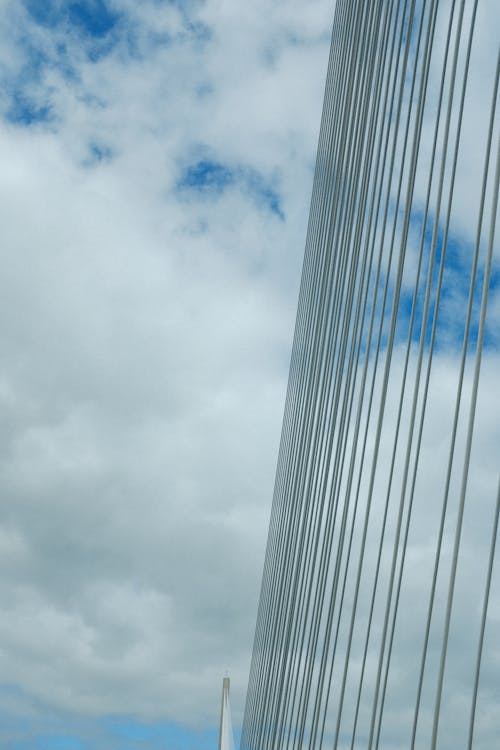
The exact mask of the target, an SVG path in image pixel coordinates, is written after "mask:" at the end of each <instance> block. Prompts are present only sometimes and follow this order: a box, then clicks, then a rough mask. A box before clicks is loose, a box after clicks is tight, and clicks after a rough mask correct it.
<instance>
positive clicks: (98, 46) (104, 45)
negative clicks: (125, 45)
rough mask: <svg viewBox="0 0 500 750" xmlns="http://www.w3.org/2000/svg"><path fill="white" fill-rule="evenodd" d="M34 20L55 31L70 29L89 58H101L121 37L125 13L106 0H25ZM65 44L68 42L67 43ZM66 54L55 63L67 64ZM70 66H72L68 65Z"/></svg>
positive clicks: (92, 59) (25, 5)
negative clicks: (123, 14)
mask: <svg viewBox="0 0 500 750" xmlns="http://www.w3.org/2000/svg"><path fill="white" fill-rule="evenodd" d="M23 3H24V7H25V8H26V10H27V12H28V14H29V16H30V17H31V19H32V20H33V21H34V22H35V23H36V24H38V25H39V26H43V27H44V28H46V29H48V30H53V31H54V33H56V32H60V31H63V32H64V31H65V30H69V31H71V32H72V33H73V34H74V35H76V36H77V38H78V39H79V40H80V43H81V44H82V47H83V49H84V50H85V53H86V55H87V57H88V58H89V59H90V60H91V61H94V62H95V61H97V60H99V59H101V58H102V57H104V56H106V55H107V54H108V53H109V52H110V51H111V50H112V49H113V48H114V46H115V44H116V42H117V40H118V38H119V36H120V35H119V33H118V31H119V29H120V25H121V21H122V18H123V16H122V14H120V13H118V12H117V11H115V10H114V9H112V8H111V7H110V6H109V5H108V4H107V3H106V2H105V0H78V1H75V2H69V3H68V2H59V1H57V0H46V2H44V3H41V2H39V0H23ZM63 46H64V45H63ZM64 59H65V56H64V54H63V50H61V54H60V59H59V58H58V59H57V60H56V61H53V63H55V64H58V66H59V65H61V66H62V65H63V63H64ZM66 67H70V66H68V65H67V64H66Z"/></svg>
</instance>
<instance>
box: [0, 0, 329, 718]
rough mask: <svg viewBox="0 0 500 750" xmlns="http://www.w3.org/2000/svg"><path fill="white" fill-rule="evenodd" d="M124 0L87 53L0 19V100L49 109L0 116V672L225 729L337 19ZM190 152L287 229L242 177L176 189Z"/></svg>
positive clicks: (244, 641) (76, 40)
mask: <svg viewBox="0 0 500 750" xmlns="http://www.w3.org/2000/svg"><path fill="white" fill-rule="evenodd" d="M114 7H115V8H116V9H117V10H122V11H124V12H126V13H127V14H128V16H127V18H128V20H127V22H126V23H125V22H124V25H123V26H122V27H121V29H117V31H116V32H114V33H115V46H114V47H113V49H112V51H111V52H110V53H109V54H107V55H104V56H102V57H100V58H99V59H98V60H97V62H93V61H91V60H90V59H89V58H88V56H87V51H86V46H85V45H86V42H84V40H82V37H81V35H80V34H79V33H77V32H76V31H74V30H71V29H70V28H69V27H68V26H67V25H64V24H62V25H58V26H57V27H50V26H41V25H37V24H36V23H35V22H34V21H33V19H31V18H30V17H29V15H28V14H27V13H26V11H25V9H24V7H23V6H22V5H18V4H17V3H10V5H9V6H8V7H7V8H6V12H5V16H4V20H3V31H2V41H1V44H0V49H1V50H2V52H1V54H2V55H3V56H2V62H3V67H2V74H3V76H4V78H5V80H6V81H8V86H6V87H5V89H4V95H3V99H2V106H3V110H4V112H7V113H8V112H9V110H11V107H12V96H14V93H15V92H16V91H17V92H18V93H19V92H22V93H23V97H25V99H23V102H24V103H23V106H27V105H26V101H29V102H30V107H31V111H37V108H38V109H39V108H41V107H44V106H49V107H50V110H49V111H50V117H49V119H48V120H47V121H40V122H36V121H35V122H33V123H32V124H31V125H30V126H29V127H28V126H26V125H24V124H23V123H22V122H14V123H13V122H9V121H3V122H2V125H1V126H0V158H1V161H2V173H1V176H0V193H1V202H0V205H1V208H0V221H1V224H2V235H3V240H2V249H1V251H0V253H1V258H2V266H3V269H4V272H3V274H2V281H1V289H0V300H1V301H0V307H1V310H0V318H1V321H2V322H1V324H0V325H1V336H2V342H3V345H2V355H1V371H0V383H1V388H0V400H1V404H2V412H3V414H4V415H5V417H6V418H5V419H4V420H3V422H2V427H1V431H0V440H1V444H2V451H1V455H2V460H1V463H0V486H1V488H0V493H1V497H2V503H1V509H0V519H1V520H0V531H1V534H0V555H1V556H2V559H3V560H5V561H6V563H7V565H6V566H4V567H3V571H4V572H3V576H2V583H1V589H2V591H1V596H2V601H4V602H5V608H4V614H3V617H2V623H1V626H0V664H1V671H2V681H3V682H4V683H8V684H11V685H16V686H18V687H19V688H20V689H22V690H23V691H24V693H26V694H27V695H29V696H32V697H33V698H36V699H37V700H41V701H42V703H44V704H45V705H46V706H47V711H48V710H49V707H53V709H54V710H56V709H57V710H60V711H66V712H69V713H68V715H70V714H72V715H73V714H78V713H82V714H87V715H93V716H98V715H101V714H102V713H111V712H112V713H117V712H124V713H133V714H135V715H138V716H140V715H142V716H144V717H150V718H151V717H156V718H163V719H166V720H172V719H175V720H177V721H185V722H188V723H191V724H193V725H198V724H203V723H205V722H208V723H211V724H216V722H217V712H218V698H219V695H218V691H219V679H220V678H221V676H222V672H223V670H224V669H225V668H226V667H229V668H230V669H231V672H232V675H233V709H234V712H235V714H236V717H238V716H239V715H241V711H242V708H243V696H244V692H245V690H246V679H247V673H248V665H249V656H250V651H251V647H252V638H253V628H254V622H255V614H256V604H257V594H258V588H259V584H260V580H259V579H260V571H261V566H262V556H263V550H264V544H265V539H266V535H267V519H268V514H269V507H270V501H271V495H272V486H273V475H274V469H275V462H276V454H277V444H278V439H279V431H280V421H281V416H282V408H283V399H284V389H285V384H286V378H287V368H288V359H289V348H290V344H291V332H292V327H293V321H294V315H295V304H296V291H297V288H298V281H299V273H300V266H301V256H302V252H303V243H304V237H305V227H306V219H307V211H308V202H309V196H310V189H311V183H312V171H313V166H314V152H315V147H316V139H317V132H318V128H319V117H320V111H321V103H322V102H321V99H322V89H323V85H324V76H325V72H326V63H327V55H328V44H329V27H330V23H331V15H332V14H331V7H330V3H327V2H325V1H324V0H321V1H319V0H318V1H317V2H313V3H309V4H307V7H304V6H303V5H302V4H299V3H288V4H287V3H277V4H276V5H275V6H272V7H271V9H270V8H269V5H268V4H266V6H265V7H264V4H262V3H261V4H258V5H254V6H252V7H250V6H248V5H247V4H234V3H231V4H229V3H220V2H207V3H205V4H200V5H193V6H188V7H187V10H186V9H184V10H182V11H181V6H175V5H172V4H169V3H167V4H158V3H149V2H147V3H141V4H140V6H139V5H137V4H135V3H127V2H125V1H123V2H119V3H118V2H117V3H114ZM264 11H266V12H264ZM194 24H204V25H205V27H207V29H208V32H209V33H208V32H207V33H205V32H204V31H203V28H204V27H200V26H197V27H195V26H194ZM62 44H64V45H65V46H66V51H65V53H64V54H63V52H62V51H61V45H62ZM33 49H36V50H37V54H38V55H39V56H40V58H41V60H42V62H41V63H40V64H39V63H37V67H36V68H34V67H33V55H32V52H33ZM30 55H31V57H30ZM30 66H31V67H30ZM23 69H24V72H23V73H22V75H21V72H22V71H23ZM9 97H11V98H9ZM21 113H22V111H21ZM35 119H36V118H35ZM96 148H97V149H98V150H99V151H100V152H101V154H104V158H102V159H101V160H100V161H99V158H98V151H96ZM200 153H201V154H207V155H208V158H211V159H213V160H214V161H216V162H218V163H221V164H223V165H226V166H227V167H228V168H229V169H236V168H240V167H241V168H245V169H250V170H253V171H254V172H255V173H257V174H259V175H261V178H262V180H263V184H265V185H272V186H273V189H274V190H276V191H277V194H278V195H279V200H280V203H281V205H282V208H283V212H284V216H285V219H284V221H282V220H280V218H279V217H278V216H276V215H275V214H273V213H272V211H271V210H270V209H269V207H268V206H266V205H265V202H263V203H259V202H258V201H256V200H255V198H252V195H251V194H249V193H248V192H247V191H246V190H245V186H244V185H241V184H240V185H238V184H234V185H232V186H230V187H228V189H227V190H225V191H223V192H222V193H221V194H220V195H218V196H217V197H215V198H213V199H210V200H207V199H204V198H203V196H197V195H196V194H195V193H194V194H193V195H192V197H190V198H189V197H187V196H186V195H184V196H181V195H179V194H178V192H177V190H176V187H175V186H176V183H177V181H178V180H179V177H180V175H181V173H182V169H183V168H184V167H186V166H187V165H189V164H192V163H196V161H197V159H199V158H200V157H199V154H200ZM48 686H50V688H48ZM9 700H12V699H9ZM23 700H24V699H21V698H19V704H20V705H24V703H23ZM20 710H21V709H20ZM23 710H24V709H23Z"/></svg>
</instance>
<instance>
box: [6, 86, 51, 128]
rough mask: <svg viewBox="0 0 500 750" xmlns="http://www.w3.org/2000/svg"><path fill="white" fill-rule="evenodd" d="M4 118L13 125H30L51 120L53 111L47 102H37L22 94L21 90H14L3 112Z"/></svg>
mask: <svg viewBox="0 0 500 750" xmlns="http://www.w3.org/2000/svg"><path fill="white" fill-rule="evenodd" d="M5 118H6V120H7V121H8V122H11V123H13V124H14V125H25V126H31V125H35V124H37V123H47V122H51V121H52V120H53V119H54V113H53V110H52V108H51V106H50V105H49V104H44V105H40V104H37V103H36V102H34V101H33V100H31V99H30V98H28V97H27V96H25V95H23V93H22V92H21V91H14V92H13V94H12V95H11V98H10V104H9V108H8V109H7V111H6V112H5Z"/></svg>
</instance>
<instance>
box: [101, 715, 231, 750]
mask: <svg viewBox="0 0 500 750" xmlns="http://www.w3.org/2000/svg"><path fill="white" fill-rule="evenodd" d="M103 726H104V728H105V730H106V734H107V735H108V737H109V738H111V737H115V738H117V739H118V740H119V742H120V747H122V744H121V743H125V742H126V743H127V746H128V747H130V748H133V749H134V750H135V749H136V748H139V747H140V748H148V750H149V749H150V748H151V750H153V748H155V750H156V749H158V750H171V749H172V748H175V750H192V748H193V747H196V748H199V750H209V748H213V747H216V746H217V734H218V733H217V730H216V729H208V730H201V731H196V730H191V729H187V728H185V727H182V726H180V725H178V724H170V723H150V724H145V723H141V722H138V721H135V720H133V719H129V720H124V719H122V718H116V719H109V720H106V722H105V723H104V725H103Z"/></svg>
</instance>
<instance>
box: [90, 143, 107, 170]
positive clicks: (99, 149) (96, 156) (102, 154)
mask: <svg viewBox="0 0 500 750" xmlns="http://www.w3.org/2000/svg"><path fill="white" fill-rule="evenodd" d="M112 158H113V149H112V148H111V147H110V146H107V145H106V144H103V143H95V142H92V143H89V155H88V157H87V159H86V160H85V162H84V166H86V167H91V166H94V165H95V164H100V163H101V162H107V161H110V160H111V159H112Z"/></svg>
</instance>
